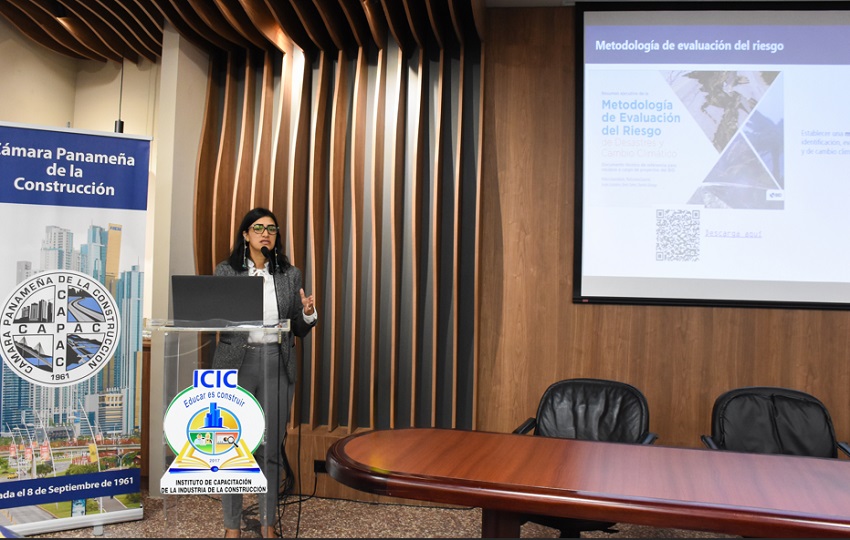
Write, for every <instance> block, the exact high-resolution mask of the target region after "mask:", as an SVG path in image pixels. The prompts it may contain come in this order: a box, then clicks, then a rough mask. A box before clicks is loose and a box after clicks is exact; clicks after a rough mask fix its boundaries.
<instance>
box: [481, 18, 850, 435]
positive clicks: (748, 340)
mask: <svg viewBox="0 0 850 540" xmlns="http://www.w3.org/2000/svg"><path fill="white" fill-rule="evenodd" d="M573 15H574V11H573V10H572V9H568V8H557V9H548V8H546V9H544V8H540V9H523V10H499V9H492V10H489V11H488V14H487V29H486V35H488V36H491V37H490V39H489V40H488V42H487V44H486V54H485V55H483V57H484V60H483V62H482V64H483V67H482V69H483V70H484V72H485V75H484V81H485V82H484V88H483V93H484V97H483V98H482V99H483V104H482V107H483V111H484V113H483V119H482V121H483V128H482V129H483V137H482V143H483V145H484V148H483V151H482V152H481V155H482V165H481V174H482V199H481V212H480V219H481V227H480V234H481V263H480V270H479V275H480V288H481V289H480V302H481V305H480V327H479V331H478V334H479V340H480V352H479V354H478V355H477V356H478V357H479V358H480V360H479V362H480V364H479V365H480V368H479V377H480V381H479V389H480V390H479V398H478V400H477V407H478V424H477V427H478V429H482V430H492V431H508V430H511V429H513V428H514V427H516V426H517V425H518V424H519V423H520V422H521V421H523V420H524V419H525V418H526V417H528V416H533V414H534V413H535V411H536V408H537V403H538V400H539V398H540V395H541V394H542V392H543V390H545V388H546V387H547V386H548V385H549V384H550V383H552V382H554V381H556V380H559V379H564V378H571V377H601V378H611V379H617V380H622V381H625V382H627V383H630V384H633V385H635V386H637V387H638V388H640V389H641V390H642V391H643V392H644V394H646V396H647V400H648V402H649V407H650V417H651V425H650V428H651V429H652V430H653V431H655V432H657V433H658V434H659V435H660V439H659V441H658V443H657V444H663V445H671V446H687V447H701V443H700V440H699V436H700V435H701V434H703V433H709V430H710V416H711V408H712V406H713V403H714V399H715V398H716V397H717V396H718V395H719V394H720V393H722V392H724V391H726V390H728V389H730V388H734V387H740V386H748V385H777V386H786V387H791V388H796V389H799V390H803V391H805V392H809V393H812V394H814V395H815V396H817V397H818V398H820V399H821V400H822V401H823V402H824V403H825V404H826V405H827V407H828V408H829V409H830V411H831V413H832V415H833V421H834V422H835V427H836V431H837V434H838V436H839V438H840V439H843V440H846V439H848V438H850V394H848V392H847V388H848V383H850V367H848V366H850V347H848V345H850V343H848V341H850V338H848V332H847V328H848V327H850V313H848V312H846V311H818V310H780V309H754V308H750V309H735V308H725V307H724V308H719V307H718V308H713V307H679V306H675V307H671V306H628V305H622V306H616V305H576V304H573V303H572V300H571V291H572V262H573V247H572V234H573V216H574V210H575V201H574V188H575V174H574V163H573V158H572V156H573V152H574V147H575V138H574V137H575V135H574V133H575V131H574V127H575V114H574V111H573V104H574V102H575V101H574V100H575V91H576V90H575V87H574V80H575V79H574V78H575V70H576V65H575V56H574V35H573V31H572V26H573V20H572V18H573Z"/></svg>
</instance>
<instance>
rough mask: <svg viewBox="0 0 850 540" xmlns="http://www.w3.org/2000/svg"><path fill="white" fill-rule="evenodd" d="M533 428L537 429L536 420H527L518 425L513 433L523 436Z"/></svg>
mask: <svg viewBox="0 0 850 540" xmlns="http://www.w3.org/2000/svg"><path fill="white" fill-rule="evenodd" d="M535 427H537V420H536V419H534V418H529V419H528V420H526V421H525V422H523V423H522V424H520V425H519V427H518V428H516V429H515V430H514V431H513V432H514V433H518V434H520V435H525V434H526V433H528V432H529V431H531V430H532V429H534V428H535Z"/></svg>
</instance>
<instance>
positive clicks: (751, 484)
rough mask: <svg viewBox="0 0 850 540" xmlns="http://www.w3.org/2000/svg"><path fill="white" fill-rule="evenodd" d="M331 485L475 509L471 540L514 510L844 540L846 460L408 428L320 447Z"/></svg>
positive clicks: (848, 495) (515, 523)
mask: <svg viewBox="0 0 850 540" xmlns="http://www.w3.org/2000/svg"><path fill="white" fill-rule="evenodd" d="M327 468H328V472H329V474H330V475H331V477H332V478H334V479H336V480H337V481H339V482H341V483H343V484H345V485H347V486H350V487H352V488H355V489H358V490H361V491H366V492H370V493H376V494H379V495H387V496H391V497H400V498H405V499H417V500H423V501H432V502H439V503H448V504H454V505H461V506H478V507H481V508H482V509H483V518H482V529H481V535H482V537H512V538H518V537H519V532H520V525H521V522H520V514H522V513H535V514H547V515H553V516H564V517H576V518H585V519H600V520H605V521H613V522H618V523H634V524H642V525H650V526H654V527H673V528H681V529H686V530H705V531H712V532H718V533H727V534H735V535H743V536H755V537H759V536H760V537H777V538H780V537H791V536H804V537H812V538H814V537H826V536H844V537H847V536H850V461H846V460H840V459H822V458H808V457H796V456H779V455H759V454H744V453H737V452H723V451H717V450H703V449H694V448H674V447H667V446H659V445H628V444H618V443H604V442H592V441H576V440H565V439H549V438H544V437H534V436H529V435H515V434H507V433H488V432H482V431H462V430H449V429H431V428H411V429H398V430H385V431H369V432H366V433H362V434H357V435H351V436H349V437H346V438H344V439H340V440H339V441H337V442H336V443H334V444H333V446H331V448H330V449H328V453H327Z"/></svg>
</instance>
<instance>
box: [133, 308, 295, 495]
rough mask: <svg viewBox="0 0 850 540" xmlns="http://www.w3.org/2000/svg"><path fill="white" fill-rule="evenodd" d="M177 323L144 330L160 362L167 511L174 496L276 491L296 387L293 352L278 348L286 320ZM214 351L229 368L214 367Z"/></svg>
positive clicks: (286, 343)
mask: <svg viewBox="0 0 850 540" xmlns="http://www.w3.org/2000/svg"><path fill="white" fill-rule="evenodd" d="M177 322H178V323H179V324H175V321H173V320H152V321H150V323H149V324H148V326H147V328H146V330H147V331H148V332H149V333H150V335H151V353H152V358H154V357H157V356H159V355H157V354H156V353H157V352H159V353H160V355H161V358H162V407H163V408H162V411H163V415H162V416H163V417H162V431H163V438H162V454H161V455H162V456H163V462H162V463H161V464H160V465H161V467H162V469H161V470H162V471H164V472H163V474H162V478H161V480H160V487H159V491H160V494H161V495H162V496H163V498H164V503H165V504H164V508H166V509H167V507H168V506H169V499H170V498H171V497H170V496H172V495H193V494H203V495H215V496H230V495H237V496H239V495H242V494H257V495H259V496H260V497H261V498H263V496H262V495H261V494H264V493H269V495H271V493H273V492H274V493H277V492H279V490H280V486H281V485H282V484H283V481H282V476H283V475H284V473H285V469H286V465H285V456H283V450H282V443H283V438H284V436H285V433H286V422H287V420H288V417H289V408H290V407H291V404H292V392H293V389H294V385H292V384H289V382H288V378H287V375H286V369H285V367H284V366H283V355H285V354H288V355H291V354H294V353H293V352H292V351H291V350H284V349H283V348H284V347H286V348H289V347H290V346H291V339H290V336H289V332H290V322H289V320H288V319H284V320H280V321H277V323H275V324H268V323H265V324H260V323H255V322H247V323H246V322H224V323H223V324H222V321H216V324H209V325H207V324H204V323H198V324H199V325H198V326H189V325H186V324H184V323H183V322H182V321H177ZM157 348H158V349H159V351H157V350H156V349H157ZM217 351H218V353H219V354H220V359H221V361H220V363H221V364H223V365H226V366H227V367H221V368H219V369H213V368H212V361H213V357H214V356H215V355H216V352H217ZM154 399H156V398H154ZM151 444H152V445H153V444H157V441H156V439H155V438H153V439H152V440H151ZM152 457H153V456H152ZM152 465H153V462H152ZM155 469H156V467H151V475H152V476H153V475H154V474H157V472H155ZM152 486H153V483H152ZM276 498H277V497H275V500H276ZM271 504H272V501H271V500H270V501H269V503H268V505H269V506H268V508H271Z"/></svg>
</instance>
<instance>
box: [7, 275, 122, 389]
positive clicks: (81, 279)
mask: <svg viewBox="0 0 850 540" xmlns="http://www.w3.org/2000/svg"><path fill="white" fill-rule="evenodd" d="M120 334H121V324H120V319H119V313H118V306H117V305H116V303H115V299H114V298H113V297H112V295H111V294H110V293H109V290H108V289H106V287H105V286H104V285H103V284H102V283H100V282H99V281H97V280H95V279H94V278H92V277H91V276H88V275H86V274H83V273H81V272H75V271H71V270H49V271H46V272H42V273H40V274H36V275H34V276H32V277H31V278H29V279H27V280H26V281H24V282H22V283H19V284H18V285H17V286H16V287H15V289H13V290H12V293H11V294H10V295H9V296H8V297H7V298H6V300H5V302H3V310H2V312H0V346H2V348H0V351H2V356H3V361H4V362H6V365H7V366H9V368H10V369H11V370H12V371H14V372H15V373H17V374H18V375H19V376H20V377H22V378H23V379H26V380H28V381H30V382H32V383H33V384H37V385H40V386H67V385H71V384H76V383H79V382H82V381H85V380H86V379H88V378H90V377H92V376H94V375H95V374H97V372H99V371H100V370H101V369H103V367H104V366H106V364H107V363H108V362H109V360H111V359H112V357H113V355H114V354H115V348H116V347H117V345H118V340H119V337H120Z"/></svg>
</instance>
